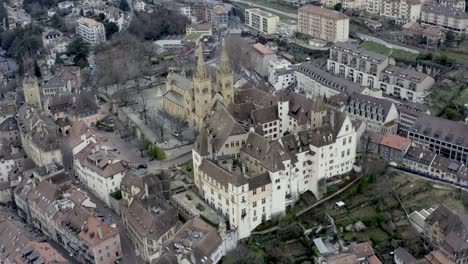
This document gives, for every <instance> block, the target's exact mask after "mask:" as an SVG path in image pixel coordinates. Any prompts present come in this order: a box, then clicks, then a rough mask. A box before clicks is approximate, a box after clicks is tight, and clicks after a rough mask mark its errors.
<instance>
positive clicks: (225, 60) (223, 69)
mask: <svg viewBox="0 0 468 264" xmlns="http://www.w3.org/2000/svg"><path fill="white" fill-rule="evenodd" d="M219 73H221V74H229V73H231V66H229V57H228V55H227V52H226V43H225V42H224V38H223V39H222V40H221V66H220V67H219Z"/></svg>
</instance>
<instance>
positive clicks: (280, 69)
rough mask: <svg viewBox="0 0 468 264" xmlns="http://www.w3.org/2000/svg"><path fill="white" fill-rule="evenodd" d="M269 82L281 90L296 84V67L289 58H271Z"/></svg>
mask: <svg viewBox="0 0 468 264" xmlns="http://www.w3.org/2000/svg"><path fill="white" fill-rule="evenodd" d="M268 82H270V84H271V85H272V86H273V88H275V90H281V89H284V88H287V87H289V86H291V85H293V84H295V78H294V69H293V67H292V65H291V63H290V62H289V61H287V60H284V59H283V60H271V61H270V64H269V67H268Z"/></svg>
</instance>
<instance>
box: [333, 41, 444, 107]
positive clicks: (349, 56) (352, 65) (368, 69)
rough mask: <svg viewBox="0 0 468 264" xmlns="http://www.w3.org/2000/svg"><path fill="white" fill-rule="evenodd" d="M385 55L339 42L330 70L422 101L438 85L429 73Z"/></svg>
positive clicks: (409, 98)
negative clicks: (398, 65)
mask: <svg viewBox="0 0 468 264" xmlns="http://www.w3.org/2000/svg"><path fill="white" fill-rule="evenodd" d="M394 64H395V62H394V61H393V59H391V58H390V57H387V56H385V55H381V54H377V53H373V52H369V51H367V50H365V49H362V48H359V47H358V46H356V45H354V44H349V43H336V44H335V45H334V46H333V47H332V48H331V49H330V58H329V59H328V60H327V70H328V71H329V72H330V73H332V74H334V75H337V76H339V77H341V78H345V79H348V80H350V81H353V82H357V83H359V84H360V85H362V86H364V87H369V89H380V90H382V92H384V93H386V94H389V95H392V96H395V97H397V98H402V99H407V100H409V101H412V102H419V101H422V100H423V99H424V96H425V95H426V92H427V91H428V90H429V89H430V88H431V87H432V85H433V84H434V82H435V81H434V79H433V78H432V77H430V76H429V75H426V74H423V73H420V72H418V71H415V70H412V69H403V68H400V67H397V66H394Z"/></svg>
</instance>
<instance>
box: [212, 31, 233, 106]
mask: <svg viewBox="0 0 468 264" xmlns="http://www.w3.org/2000/svg"><path fill="white" fill-rule="evenodd" d="M221 49H222V50H221V66H220V67H219V69H218V72H217V74H216V85H217V89H218V93H220V94H221V95H222V96H223V103H224V105H225V106H228V105H229V104H230V103H232V101H233V99H234V74H233V72H232V69H231V66H230V65H229V57H228V55H227V52H226V44H225V42H224V38H223V40H222V41H221Z"/></svg>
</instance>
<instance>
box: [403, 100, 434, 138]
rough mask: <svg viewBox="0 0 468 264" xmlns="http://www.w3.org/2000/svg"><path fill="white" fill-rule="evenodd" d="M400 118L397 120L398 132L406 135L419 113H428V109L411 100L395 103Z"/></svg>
mask: <svg viewBox="0 0 468 264" xmlns="http://www.w3.org/2000/svg"><path fill="white" fill-rule="evenodd" d="M397 109H398V113H399V114H400V119H399V120H398V134H399V135H404V136H407V135H408V132H409V130H410V129H411V127H412V126H413V124H414V122H416V120H417V119H418V118H419V116H421V115H424V114H426V115H429V114H430V112H429V109H428V108H427V107H426V106H425V105H423V104H418V103H412V102H408V101H406V102H404V103H400V104H398V105H397Z"/></svg>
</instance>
